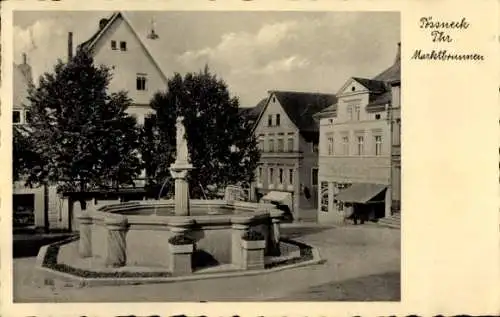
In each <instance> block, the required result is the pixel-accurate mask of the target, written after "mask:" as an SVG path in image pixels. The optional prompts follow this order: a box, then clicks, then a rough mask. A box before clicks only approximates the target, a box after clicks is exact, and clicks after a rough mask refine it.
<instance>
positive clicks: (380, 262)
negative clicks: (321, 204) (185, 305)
mask: <svg viewBox="0 0 500 317" xmlns="http://www.w3.org/2000/svg"><path fill="white" fill-rule="evenodd" d="M283 233H284V236H287V237H290V238H293V239H295V240H298V241H303V242H305V243H308V244H310V245H313V246H315V247H317V248H318V249H319V251H320V254H321V257H322V258H324V259H325V260H326V263H324V264H321V265H316V266H309V267H301V268H296V269H290V270H284V271H281V272H276V273H270V274H264V275H259V276H249V277H234V278H226V279H211V280H201V281H186V282H179V283H169V284H150V285H131V286H106V287H91V288H73V287H65V285H64V284H59V283H56V285H53V286H45V287H39V286H37V285H35V284H34V283H33V278H34V271H33V266H34V262H35V259H34V258H32V257H30V258H18V259H14V302H130V301H133V302H141V301H267V300H273V301H399V300H400V231H399V230H394V229H388V228H381V227H377V226H372V225H364V226H345V227H338V228H332V227H324V226H319V225H307V226H298V225H296V224H292V225H288V226H285V227H284V228H283ZM368 259H369V260H368Z"/></svg>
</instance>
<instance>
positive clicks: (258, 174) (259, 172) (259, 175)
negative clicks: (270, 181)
mask: <svg viewBox="0 0 500 317" xmlns="http://www.w3.org/2000/svg"><path fill="white" fill-rule="evenodd" d="M260 183H262V167H259V170H258V172H257V184H260Z"/></svg>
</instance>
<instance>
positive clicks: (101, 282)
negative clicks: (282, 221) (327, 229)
mask: <svg viewBox="0 0 500 317" xmlns="http://www.w3.org/2000/svg"><path fill="white" fill-rule="evenodd" d="M67 242H70V241H67ZM54 244H55V243H54ZM59 244H61V243H60V242H59ZM52 245H53V244H50V245H46V246H44V247H43V248H41V249H40V252H39V254H38V256H37V259H36V265H35V269H36V270H37V271H38V272H39V273H41V276H40V277H41V280H42V281H43V284H44V285H50V284H54V282H55V281H54V279H56V280H59V281H62V282H66V283H67V284H68V283H69V284H72V285H71V286H75V287H95V286H118V285H138V284H164V283H173V282H183V281H194V280H207V279H217V278H228V277H242V276H254V275H263V274H268V273H274V272H280V271H284V270H289V269H294V268H299V267H304V266H310V265H319V264H323V263H325V262H326V260H324V259H322V258H321V256H320V253H319V251H318V249H317V248H315V247H311V253H312V259H310V260H307V261H303V262H298V263H292V264H285V265H283V266H278V267H273V268H269V269H259V270H251V271H232V272H221V273H198V274H197V273H194V274H193V275H186V276H172V277H123V278H85V277H79V276H75V275H72V274H69V273H65V272H60V271H56V270H53V269H50V268H48V267H45V266H43V262H44V259H45V256H46V254H47V250H48V248H49V247H50V246H52ZM66 286H68V285H66Z"/></svg>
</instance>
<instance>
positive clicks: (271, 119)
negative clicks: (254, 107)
mask: <svg viewBox="0 0 500 317" xmlns="http://www.w3.org/2000/svg"><path fill="white" fill-rule="evenodd" d="M267 126H269V127H272V126H273V115H272V114H270V115H268V116H267Z"/></svg>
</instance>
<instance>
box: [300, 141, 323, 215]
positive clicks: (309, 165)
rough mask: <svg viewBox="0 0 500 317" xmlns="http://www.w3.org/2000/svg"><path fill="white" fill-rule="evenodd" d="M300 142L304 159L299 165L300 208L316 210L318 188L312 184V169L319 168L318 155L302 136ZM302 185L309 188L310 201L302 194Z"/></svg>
mask: <svg viewBox="0 0 500 317" xmlns="http://www.w3.org/2000/svg"><path fill="white" fill-rule="evenodd" d="M299 140H300V144H299V148H300V150H301V152H302V153H303V159H302V160H301V161H300V164H299V193H300V196H299V197H300V201H299V206H300V208H301V209H316V208H317V196H318V193H317V192H318V187H317V186H316V185H313V184H312V169H313V168H318V153H317V152H313V145H312V143H311V142H307V141H306V140H305V139H304V138H303V137H302V136H300V137H299ZM318 176H319V171H318ZM300 184H302V185H303V186H306V187H307V188H309V193H310V194H311V197H310V198H309V199H306V197H305V195H304V194H303V192H300Z"/></svg>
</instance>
